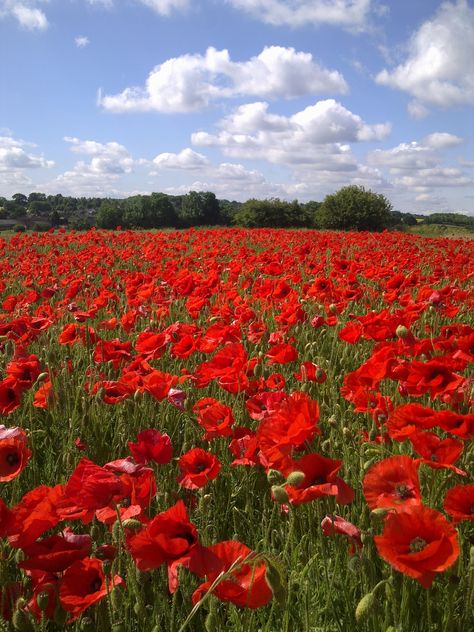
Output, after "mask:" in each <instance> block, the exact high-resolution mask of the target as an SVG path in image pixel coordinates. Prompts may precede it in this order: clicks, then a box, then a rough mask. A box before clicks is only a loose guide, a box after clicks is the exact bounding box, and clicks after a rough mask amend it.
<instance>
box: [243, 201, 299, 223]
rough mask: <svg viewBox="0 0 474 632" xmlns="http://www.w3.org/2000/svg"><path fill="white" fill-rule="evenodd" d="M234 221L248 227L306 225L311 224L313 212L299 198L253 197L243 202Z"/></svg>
mask: <svg viewBox="0 0 474 632" xmlns="http://www.w3.org/2000/svg"><path fill="white" fill-rule="evenodd" d="M233 222H234V224H236V225H238V226H245V227H246V228H289V227H304V226H310V225H311V213H310V211H308V210H307V209H306V208H305V205H302V204H299V203H298V201H297V200H294V201H293V202H285V201H284V200H280V199H279V198H271V199H269V200H257V199H255V198H252V199H250V200H247V202H244V204H242V206H241V207H240V209H239V210H238V211H237V213H235V215H234V219H233Z"/></svg>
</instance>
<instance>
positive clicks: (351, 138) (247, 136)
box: [191, 99, 391, 170]
mask: <svg viewBox="0 0 474 632" xmlns="http://www.w3.org/2000/svg"><path fill="white" fill-rule="evenodd" d="M218 128H219V131H218V132H217V133H215V134H210V133H208V132H204V131H202V132H195V133H194V134H193V135H192V137H191V138H192V142H193V143H194V144H195V145H198V146H202V147H206V146H207V147H211V146H215V147H219V148H220V149H221V150H222V152H223V153H224V154H225V155H227V156H232V157H237V158H247V159H261V160H266V161H269V162H272V163H276V164H283V165H295V164H301V165H303V164H310V165H312V166H317V165H320V166H323V168H324V167H329V168H330V170H351V169H353V168H355V164H356V163H355V159H354V158H353V156H352V154H351V151H350V147H349V145H348V143H351V142H356V141H364V140H377V139H381V138H384V137H385V136H387V135H388V134H389V132H390V129H391V126H390V124H389V123H381V124H375V125H368V124H367V123H365V122H364V121H363V120H362V119H361V117H360V116H358V115H357V114H353V113H352V112H350V111H349V110H348V109H346V108H345V107H344V106H342V105H341V104H340V103H338V102H337V101H335V100H334V99H326V100H324V101H318V102H317V103H315V104H314V105H311V106H309V107H307V108H305V109H304V110H301V111H299V112H296V113H295V114H293V115H292V116H289V117H286V116H279V115H274V114H271V113H269V112H268V103H265V102H256V103H248V104H245V105H241V106H240V107H238V108H237V109H236V110H235V111H234V112H233V113H232V114H230V115H229V116H227V117H225V118H224V119H223V120H221V121H220V122H219V123H218Z"/></svg>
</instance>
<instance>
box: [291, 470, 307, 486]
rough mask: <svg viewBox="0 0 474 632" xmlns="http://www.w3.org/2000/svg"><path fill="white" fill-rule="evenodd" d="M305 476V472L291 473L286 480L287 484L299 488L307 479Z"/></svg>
mask: <svg viewBox="0 0 474 632" xmlns="http://www.w3.org/2000/svg"><path fill="white" fill-rule="evenodd" d="M305 478H306V477H305V474H304V472H299V471H296V472H291V474H288V478H287V479H286V482H287V483H288V485H291V486H292V487H298V485H301V483H303V481H304V479H305Z"/></svg>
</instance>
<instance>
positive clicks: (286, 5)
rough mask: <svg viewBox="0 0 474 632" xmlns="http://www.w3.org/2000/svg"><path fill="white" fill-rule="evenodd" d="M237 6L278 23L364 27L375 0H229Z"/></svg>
mask: <svg viewBox="0 0 474 632" xmlns="http://www.w3.org/2000/svg"><path fill="white" fill-rule="evenodd" d="M227 2H228V4H230V5H232V6H233V7H235V8H236V9H242V10H243V11H246V12H247V13H249V14H250V15H252V16H253V17H255V18H257V19H259V20H262V21H263V22H266V23H267V24H273V25H275V26H282V25H287V26H293V27H297V26H305V25H307V24H314V25H317V24H331V25H335V26H342V27H345V28H353V29H357V30H361V29H363V28H364V26H365V24H366V22H367V19H368V16H369V12H370V9H371V0H227Z"/></svg>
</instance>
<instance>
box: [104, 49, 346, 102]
mask: <svg viewBox="0 0 474 632" xmlns="http://www.w3.org/2000/svg"><path fill="white" fill-rule="evenodd" d="M346 91H347V84H346V82H345V80H344V78H343V76H342V75H341V74H340V73H339V72H337V71H335V70H327V69H325V68H323V67H322V66H320V65H319V64H318V63H317V62H316V61H314V59H313V57H312V55H311V53H304V52H297V51H296V50H295V49H294V48H283V47H281V46H270V47H267V48H264V49H263V51H262V52H261V53H260V54H259V55H257V56H255V57H252V58H251V59H249V60H248V61H244V62H234V61H232V60H231V58H230V55H229V52H228V51H227V50H225V49H224V50H217V49H215V48H213V47H209V48H208V49H207V51H206V53H205V55H199V54H196V55H182V56H181V57H174V58H171V59H168V60H166V61H165V62H163V63H162V64H160V65H159V66H156V67H155V68H154V69H153V70H152V71H151V73H150V74H149V75H148V78H147V81H146V85H145V87H142V88H140V87H131V88H126V89H125V90H124V91H123V92H121V93H119V94H115V95H106V96H103V97H102V96H101V97H100V99H99V103H100V104H101V105H102V106H103V107H104V108H105V109H107V110H110V111H113V112H127V111H150V110H155V111H158V112H193V111H197V110H202V109H205V108H206V107H207V106H208V105H209V104H210V103H211V102H212V101H215V100H216V99H219V98H221V99H222V98H231V97H237V96H243V95H245V96H248V95H250V96H258V97H265V98H269V99H274V98H285V99H290V98H294V97H299V96H303V95H306V94H314V93H318V92H336V93H344V92H346Z"/></svg>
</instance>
